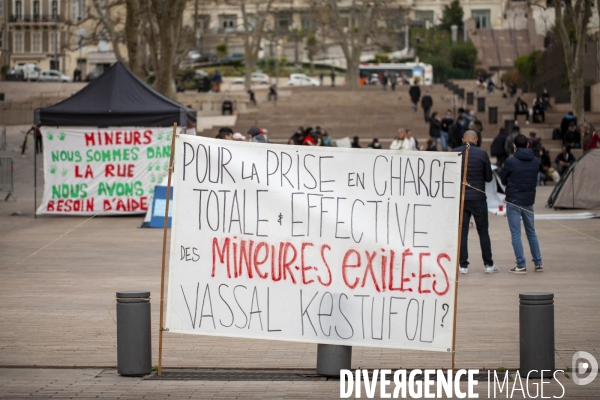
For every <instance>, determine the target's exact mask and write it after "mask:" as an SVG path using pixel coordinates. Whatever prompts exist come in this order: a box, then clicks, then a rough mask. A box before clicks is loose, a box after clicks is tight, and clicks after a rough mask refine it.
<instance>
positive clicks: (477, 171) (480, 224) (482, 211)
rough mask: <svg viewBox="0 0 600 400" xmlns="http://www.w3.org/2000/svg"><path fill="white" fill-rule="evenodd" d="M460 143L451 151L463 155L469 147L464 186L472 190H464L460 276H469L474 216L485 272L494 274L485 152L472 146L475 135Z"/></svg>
mask: <svg viewBox="0 0 600 400" xmlns="http://www.w3.org/2000/svg"><path fill="white" fill-rule="evenodd" d="M462 141H463V145H462V146H460V147H457V148H455V149H454V150H453V151H458V152H461V153H462V152H464V151H465V150H466V148H467V143H469V144H470V149H469V164H468V169H467V182H468V183H469V185H470V186H473V187H474V188H475V189H474V188H471V187H470V186H467V188H466V190H465V198H464V211H463V215H462V218H463V225H462V232H461V242H460V267H459V272H460V273H461V274H466V273H467V272H468V268H469V252H468V246H467V239H468V236H469V220H470V219H471V216H473V218H474V219H475V226H477V234H478V235H479V245H480V246H481V255H482V257H483V265H484V272H485V273H486V274H493V273H495V272H498V267H496V265H494V260H493V259H492V242H491V240H490V234H489V222H488V207H487V200H486V195H485V183H486V182H491V181H492V166H491V164H490V158H489V157H488V155H487V152H486V151H485V150H482V149H480V148H479V147H477V146H475V144H476V143H477V133H476V132H475V131H472V130H468V131H466V132H465V134H464V136H463V139H462ZM464 159H465V157H464V156H463V169H462V170H463V171H464ZM476 189H477V190H476Z"/></svg>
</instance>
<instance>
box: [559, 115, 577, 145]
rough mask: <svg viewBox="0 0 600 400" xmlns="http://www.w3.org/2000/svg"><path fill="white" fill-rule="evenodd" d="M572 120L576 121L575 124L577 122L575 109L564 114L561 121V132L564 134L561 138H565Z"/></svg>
mask: <svg viewBox="0 0 600 400" xmlns="http://www.w3.org/2000/svg"><path fill="white" fill-rule="evenodd" d="M572 121H575V124H577V118H575V117H574V116H573V111H569V112H568V113H567V115H565V116H564V118H563V119H562V121H560V134H561V135H562V137H561V139H564V137H565V134H566V133H567V131H568V130H569V125H571V122H572Z"/></svg>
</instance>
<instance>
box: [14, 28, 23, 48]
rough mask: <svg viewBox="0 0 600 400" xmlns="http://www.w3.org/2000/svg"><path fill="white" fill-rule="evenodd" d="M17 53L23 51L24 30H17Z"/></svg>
mask: <svg viewBox="0 0 600 400" xmlns="http://www.w3.org/2000/svg"><path fill="white" fill-rule="evenodd" d="M14 37H15V53H22V52H23V32H15V35H14Z"/></svg>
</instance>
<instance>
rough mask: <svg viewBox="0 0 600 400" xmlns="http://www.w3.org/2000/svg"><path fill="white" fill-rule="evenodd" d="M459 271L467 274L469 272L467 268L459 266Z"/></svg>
mask: <svg viewBox="0 0 600 400" xmlns="http://www.w3.org/2000/svg"><path fill="white" fill-rule="evenodd" d="M458 272H460V273H461V274H466V273H467V268H464V267H459V268H458Z"/></svg>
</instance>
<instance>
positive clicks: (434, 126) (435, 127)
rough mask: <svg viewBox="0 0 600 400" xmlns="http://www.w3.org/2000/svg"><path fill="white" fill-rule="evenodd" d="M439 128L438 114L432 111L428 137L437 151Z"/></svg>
mask: <svg viewBox="0 0 600 400" xmlns="http://www.w3.org/2000/svg"><path fill="white" fill-rule="evenodd" d="M440 128H441V121H440V117H438V113H437V112H436V111H434V112H433V114H432V115H431V118H429V137H431V139H433V142H434V143H435V144H434V146H435V147H436V149H439V147H438V140H440ZM442 143H443V142H442ZM444 144H445V143H444ZM442 147H443V146H442Z"/></svg>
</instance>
